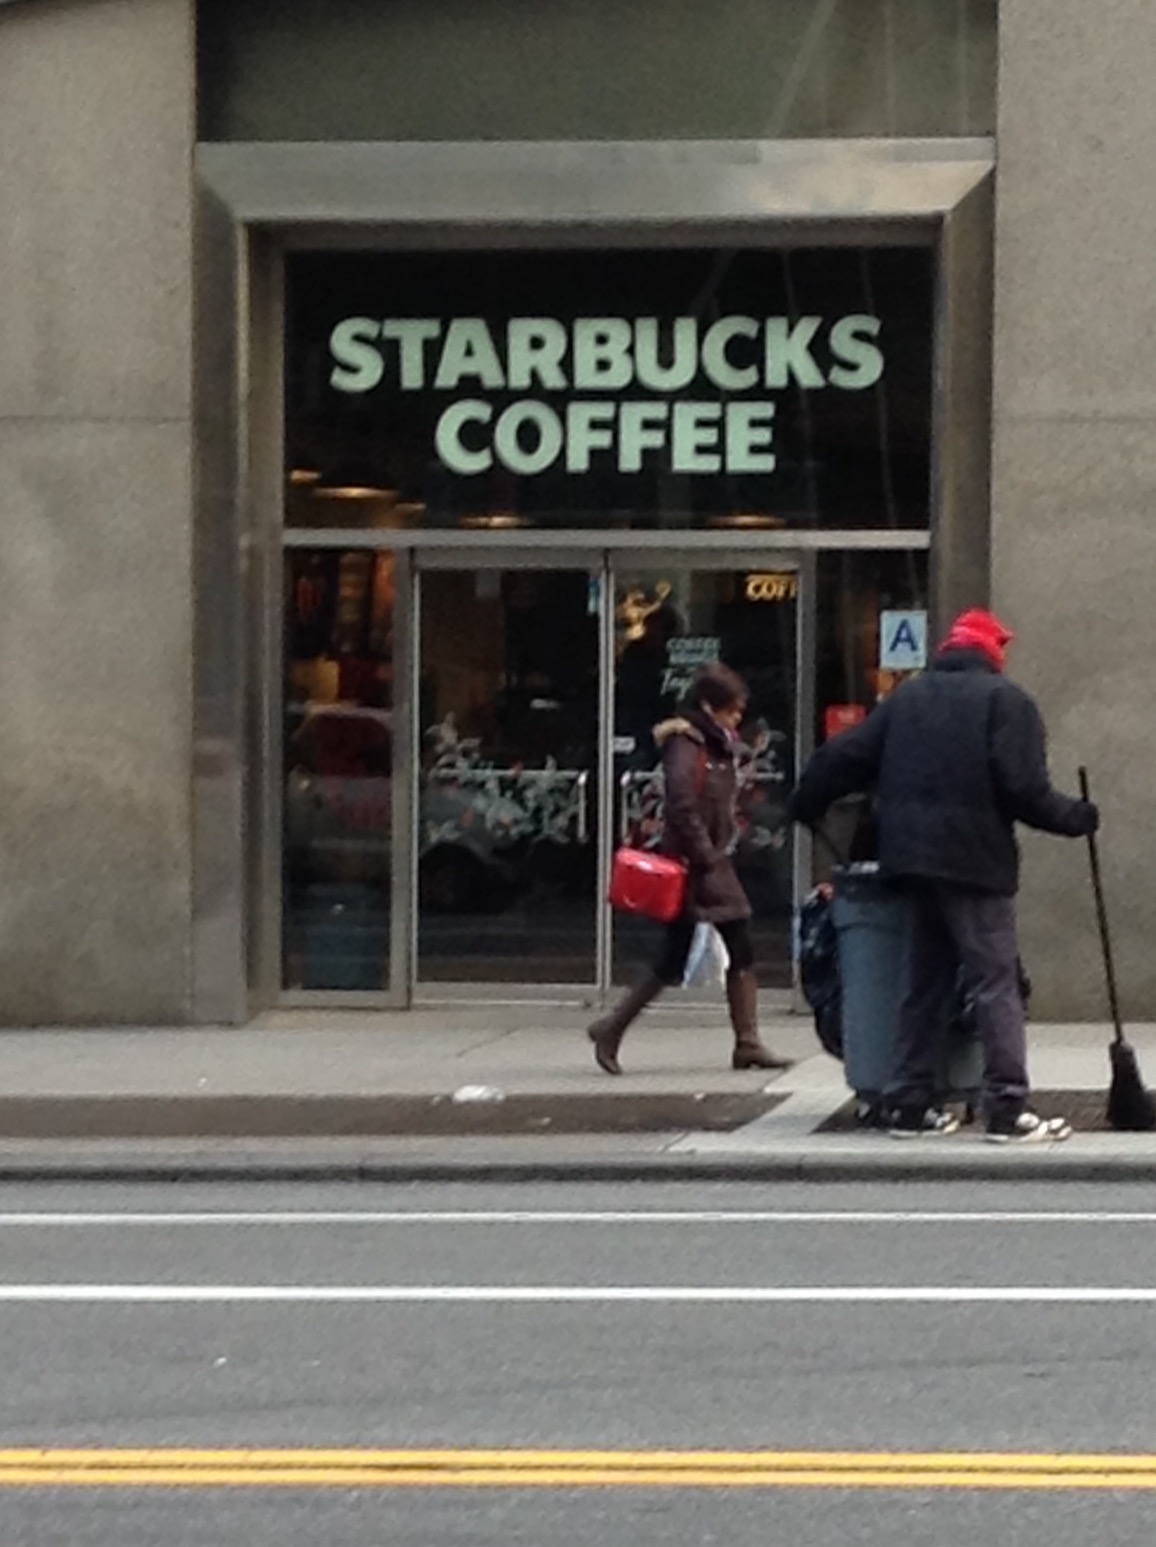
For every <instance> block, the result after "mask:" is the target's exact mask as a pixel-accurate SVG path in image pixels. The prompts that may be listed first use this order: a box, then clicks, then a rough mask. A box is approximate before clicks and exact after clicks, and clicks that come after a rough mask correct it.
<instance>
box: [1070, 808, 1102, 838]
mask: <svg viewBox="0 0 1156 1547" xmlns="http://www.w3.org/2000/svg"><path fill="white" fill-rule="evenodd" d="M1072 816H1073V820H1072V830H1073V832H1074V833H1075V835H1076V837H1077V838H1088V837H1090V836H1091V835H1092V833H1094V832H1097V831H1098V830H1099V827H1100V808H1099V806H1097V805H1096V803H1095V801H1094V800H1078V801H1076V808H1075V811H1074V812H1073V814H1072Z"/></svg>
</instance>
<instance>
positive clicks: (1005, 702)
mask: <svg viewBox="0 0 1156 1547" xmlns="http://www.w3.org/2000/svg"><path fill="white" fill-rule="evenodd" d="M872 785H875V786H877V800H878V813H877V819H878V829H879V864H880V868H881V869H882V870H884V871H885V872H887V873H888V874H889V875H895V876H920V877H924V878H926V879H929V880H938V881H949V882H953V883H955V884H957V885H959V886H969V887H976V888H979V889H980V890H983V891H987V892H997V893H1001V894H1004V895H1008V896H1010V895H1011V894H1012V893H1014V892H1015V890H1016V888H1017V886H1018V885H1019V849H1018V846H1017V844H1016V840H1015V832H1014V825H1015V823H1016V822H1024V823H1025V824H1026V825H1027V826H1028V827H1037V828H1040V829H1042V830H1043V831H1044V832H1050V833H1061V834H1064V835H1065V836H1068V837H1078V836H1080V835H1081V834H1083V833H1086V832H1089V831H1091V830H1092V828H1093V826H1094V822H1095V813H1094V808H1092V807H1091V806H1088V805H1086V804H1085V803H1084V802H1083V801H1081V800H1073V799H1071V798H1070V797H1068V796H1067V795H1061V794H1060V793H1059V792H1058V791H1057V790H1054V789H1053V788H1052V784H1051V780H1050V779H1049V777H1048V765H1047V753H1046V743H1045V736H1044V724H1043V719H1042V718H1041V715H1040V711H1039V709H1038V707H1037V705H1036V701H1035V699H1034V698H1032V696H1031V694H1030V693H1026V692H1025V691H1024V690H1023V688H1020V687H1017V686H1016V684H1015V683H1014V682H1009V681H1008V680H1007V679H1006V678H1005V677H1003V676H1002V675H1001V674H1000V673H999V672H997V671H996V669H995V668H994V667H993V666H992V665H991V664H990V663H989V662H988V660H987V657H986V656H984V655H983V654H982V653H981V652H978V651H975V652H973V651H970V650H951V651H948V652H947V653H945V654H943V655H941V656H940V657H939V658H938V659H937V660H936V661H935V663H934V666H933V668H932V670H931V671H929V672H928V673H926V675H924V676H921V677H917V678H915V679H914V680H913V681H911V682H908V683H905V684H904V685H903V686H902V687H901V688H899V689H898V690H897V691H896V692H895V693H894V694H893V695H892V696H891V697H890V698H888V699H886V700H884V702H883V703H882V704H880V705H879V706H878V708H876V709H875V710H874V711H873V712H872V713H871V714H870V715H868V717H867V719H866V720H865V721H864V722H863V724H862V725H860V726H857V727H856V728H855V729H854V730H849V731H843V732H842V733H841V734H840V735H838V736H835V737H833V738H832V740H830V741H829V742H827V743H826V744H825V745H824V746H822V747H820V748H819V750H818V751H817V752H816V753H815V755H814V757H812V758H811V760H810V762H809V763H808V764H807V767H806V768H805V769H804V771H803V775H802V778H801V779H800V781H799V783H798V785H797V787H796V789H795V792H794V794H793V795H792V797H791V802H790V813H791V816H792V817H794V819H795V820H796V821H797V822H805V823H807V824H808V825H809V826H811V825H814V823H815V822H817V821H818V820H819V819H820V818H821V816H822V815H823V813H824V812H825V811H826V810H827V807H828V806H829V805H830V804H831V802H832V801H833V800H837V799H839V797H840V796H843V795H848V794H850V793H851V792H852V791H855V790H865V789H868V788H870V787H871V786H872Z"/></svg>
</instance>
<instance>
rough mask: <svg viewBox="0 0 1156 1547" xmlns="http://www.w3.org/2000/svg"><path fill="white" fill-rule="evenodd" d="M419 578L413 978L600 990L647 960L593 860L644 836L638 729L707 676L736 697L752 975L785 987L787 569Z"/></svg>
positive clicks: (657, 831) (648, 813)
mask: <svg viewBox="0 0 1156 1547" xmlns="http://www.w3.org/2000/svg"><path fill="white" fill-rule="evenodd" d="M478 559H480V562H477V561H476V560H478ZM418 570H419V576H418V581H419V598H420V600H419V606H418V609H417V613H418V619H419V638H418V645H417V652H416V654H417V662H418V671H417V688H416V694H415V707H416V726H415V736H414V740H415V744H416V747H417V764H418V766H417V769H416V798H415V803H414V811H415V819H416V833H415V839H414V850H415V869H416V879H415V887H414V894H415V901H414V908H415V935H416V980H417V983H418V984H419V985H422V986H427V987H433V988H435V989H436V985H445V984H450V983H459V984H493V985H508V986H509V987H510V988H512V989H513V988H516V987H517V986H518V985H520V984H521V985H531V984H538V985H547V984H548V985H559V986H562V985H568V986H572V987H580V988H587V989H590V990H595V989H603V990H605V989H608V988H609V987H611V986H612V985H613V984H615V983H618V982H621V981H623V980H625V979H626V978H628V977H629V976H630V975H631V974H632V973H633V972H634V971H635V970H637V967H638V966H639V964H640V963H642V962H645V961H647V960H648V959H649V958H650V957H651V956H652V955H653V953H654V951H655V948H656V944H657V935H658V931H657V930H656V929H655V928H654V927H653V926H650V925H648V924H646V923H645V922H642V921H638V920H634V919H631V918H629V917H622V916H618V917H614V918H611V916H610V913H609V910H608V908H607V906H606V904H605V902H604V901H603V900H602V899H603V897H604V894H605V887H606V881H607V877H608V875H609V868H610V859H611V855H612V853H613V850H614V848H615V847H616V846H617V845H618V844H619V843H622V842H629V843H632V844H639V845H643V846H648V845H649V846H653V845H654V844H656V843H658V842H659V840H660V837H661V829H662V816H663V790H662V770H661V765H660V757H659V752H658V748H657V745H656V743H655V739H654V734H653V732H654V727H655V725H656V724H657V723H658V722H659V721H660V720H662V719H663V718H665V717H667V716H669V715H672V714H675V713H676V712H677V711H678V710H679V709H680V708H681V707H682V706H683V704H684V702H685V700H686V697H687V694H688V692H689V690H690V688H691V684H692V683H693V679H694V674H695V671H696V670H697V668H698V667H699V666H701V665H704V664H707V663H709V662H712V661H721V662H724V663H725V664H726V665H728V666H731V667H732V668H734V669H735V670H736V671H738V672H739V673H740V674H741V675H742V676H743V678H744V679H745V680H746V682H747V684H748V687H749V689H750V694H751V697H750V712H749V714H748V717H747V721H746V723H745V724H744V726H743V728H742V741H741V752H740V768H741V794H740V800H739V842H738V848H737V851H736V855H735V859H736V865H737V868H738V871H739V875H740V877H741V879H742V882H743V885H744V887H745V888H746V890H747V893H748V895H749V897H750V899H751V903H752V906H753V908H754V926H753V933H754V938H755V943H756V949H757V952H758V959H759V967H760V976H761V979H762V981H763V982H764V984H765V985H767V986H776V987H787V986H789V984H790V979H791V966H790V920H791V907H792V900H793V867H794V849H793V843H792V838H791V831H790V827H789V824H788V822H787V819H786V798H787V794H788V792H789V789H790V786H791V781H792V779H793V777H794V765H795V735H796V724H797V718H798V716H797V704H796V693H797V677H798V670H797V659H798V649H797V638H796V635H797V619H798V615H799V576H798V572H797V571H796V570H795V569H794V568H793V567H792V566H791V565H789V564H782V563H768V564H766V565H763V566H751V565H746V566H744V565H742V564H741V563H740V562H739V561H738V560H737V559H734V558H728V557H727V556H726V555H718V556H716V555H713V554H712V555H710V556H704V557H702V558H699V557H694V556H684V557H681V558H679V557H672V558H670V559H668V560H666V561H662V560H660V559H659V558H657V557H655V556H649V555H646V554H643V555H641V556H638V557H636V558H632V557H628V556H618V555H615V554H607V553H605V552H603V553H601V554H598V553H592V554H589V555H585V554H577V555H573V556H569V557H567V558H565V559H561V558H560V559H558V560H556V561H554V563H551V562H550V556H549V555H548V554H546V553H542V552H540V553H539V554H536V555H526V556H524V558H523V560H522V561H521V562H514V561H513V560H507V561H505V562H503V561H502V560H501V559H499V558H496V557H494V556H492V555H475V554H470V555H462V556H458V555H450V554H448V553H447V554H440V555H432V556H430V558H429V559H427V560H426V561H424V562H423V561H421V560H419V564H418Z"/></svg>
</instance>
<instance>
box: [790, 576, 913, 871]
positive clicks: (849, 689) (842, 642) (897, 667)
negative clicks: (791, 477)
mask: <svg viewBox="0 0 1156 1547" xmlns="http://www.w3.org/2000/svg"><path fill="white" fill-rule="evenodd" d="M817 586H818V596H817V605H818V649H817V656H816V675H815V687H816V692H815V720H816V723H815V728H814V730H815V744H816V745H820V744H821V743H822V742H824V741H826V740H828V739H829V738H830V737H831V736H834V735H838V733H839V731H840V730H844V729H847V728H848V727H850V726H853V725H857V724H859V723H860V722H861V721H862V720H864V719H866V717H867V715H868V714H869V713H870V711H871V710H872V709H873V708H874V706H875V705H876V704H877V703H879V702H880V700H882V699H884V698H886V697H887V695H888V694H889V693H892V692H894V691H895V689H896V687H898V686H899V684H900V683H901V682H902V681H904V680H905V679H906V677H908V676H909V675H910V674H911V672H912V671H913V670H919V669H921V668H920V665H919V662H920V660H921V659H923V658H924V657H925V654H926V651H927V650H929V649H930V648H931V644H930V640H929V638H928V633H927V624H928V617H929V614H928V585H927V554H926V552H916V551H913V552H907V553H862V552H842V553H821V554H819V555H818V573H817ZM921 643H922V644H923V646H924V651H923V652H922V653H921V652H920V650H919V646H920V644H921ZM825 828H826V829H827V830H828V831H829V833H830V836H831V837H832V838H833V839H834V841H835V845H836V848H837V849H838V850H839V851H840V852H841V853H843V854H854V856H855V857H857V858H871V857H873V849H872V845H873V834H872V831H871V822H870V803H869V802H867V801H864V800H862V799H859V798H856V799H853V800H849V801H844V802H840V803H839V804H838V805H837V806H836V807H835V808H834V809H833V810H832V812H831V813H830V815H829V816H828V818H827V821H826V823H825ZM815 858H816V862H817V864H818V865H819V867H820V870H821V871H823V872H825V871H826V870H827V869H828V868H829V866H830V863H831V858H832V856H831V852H830V850H829V849H827V848H825V847H824V846H823V845H821V844H820V845H818V846H817V847H816V853H815Z"/></svg>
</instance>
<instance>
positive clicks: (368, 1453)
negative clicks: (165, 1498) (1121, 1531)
mask: <svg viewBox="0 0 1156 1547" xmlns="http://www.w3.org/2000/svg"><path fill="white" fill-rule="evenodd" d="M4 1488H378V1489H385V1488H883V1489H898V1488H909V1489H910V1488H924V1489H938V1488H954V1489H965V1488H973V1489H1006V1490H1014V1489H1035V1490H1077V1489H1120V1490H1127V1491H1136V1490H1140V1489H1151V1488H1156V1456H1144V1455H1133V1456H1130V1455H1079V1454H1074V1455H1073V1454H1068V1455H1017V1454H1005V1453H1002V1452H996V1453H983V1452H975V1453H972V1452H966V1451H962V1452H956V1451H940V1452H936V1451H932V1452H927V1453H904V1452H891V1451H838V1450H831V1451H826V1450H818V1451H782V1450H765V1451H716V1450H704V1451H696V1450H690V1451H673V1450H639V1451H623V1450H290V1449H285V1450H184V1449H150V1450H127V1449H90V1450H3V1451H0V1489H4Z"/></svg>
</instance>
